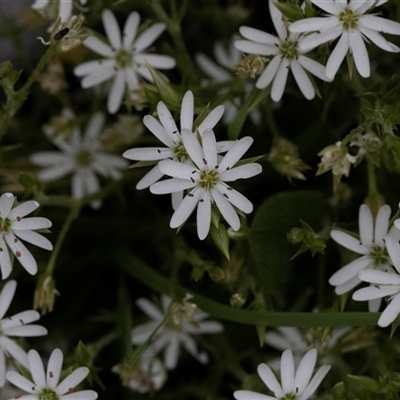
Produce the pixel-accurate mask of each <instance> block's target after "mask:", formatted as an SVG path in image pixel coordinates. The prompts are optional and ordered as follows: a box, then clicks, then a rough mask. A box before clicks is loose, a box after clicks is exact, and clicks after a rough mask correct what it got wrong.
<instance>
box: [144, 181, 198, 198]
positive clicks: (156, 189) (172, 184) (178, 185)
mask: <svg viewBox="0 0 400 400" xmlns="http://www.w3.org/2000/svg"><path fill="white" fill-rule="evenodd" d="M195 185H196V184H195V183H193V182H191V181H190V180H187V179H178V178H173V179H166V180H164V181H161V182H156V183H154V184H153V185H151V186H150V192H151V193H153V194H168V193H175V192H180V191H182V190H186V189H190V188H192V187H194V186H195Z"/></svg>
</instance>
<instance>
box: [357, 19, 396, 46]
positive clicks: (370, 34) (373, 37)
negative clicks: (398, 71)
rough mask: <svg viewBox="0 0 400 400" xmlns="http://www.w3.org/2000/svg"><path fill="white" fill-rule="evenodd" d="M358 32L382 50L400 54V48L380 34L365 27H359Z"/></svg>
mask: <svg viewBox="0 0 400 400" xmlns="http://www.w3.org/2000/svg"><path fill="white" fill-rule="evenodd" d="M358 30H359V31H360V32H361V33H362V34H363V35H364V36H366V37H367V38H368V39H369V40H370V41H371V42H373V43H375V44H376V45H377V46H378V47H379V48H381V49H382V50H386V51H390V52H391V53H398V52H400V48H399V47H397V46H396V45H395V44H393V43H390V42H388V41H387V40H386V39H385V38H384V37H383V36H382V35H381V34H380V33H379V32H376V31H374V30H372V29H369V28H368V27H365V26H361V25H360V26H359V28H358Z"/></svg>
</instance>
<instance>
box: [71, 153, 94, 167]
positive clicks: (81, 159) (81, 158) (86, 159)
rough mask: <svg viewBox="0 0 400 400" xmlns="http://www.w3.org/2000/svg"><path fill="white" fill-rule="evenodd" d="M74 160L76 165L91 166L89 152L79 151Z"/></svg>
mask: <svg viewBox="0 0 400 400" xmlns="http://www.w3.org/2000/svg"><path fill="white" fill-rule="evenodd" d="M75 159H76V162H77V164H78V165H80V166H81V167H87V166H88V165H91V164H92V153H91V152H90V151H89V150H81V151H80V152H79V153H78V154H77V155H76V158H75Z"/></svg>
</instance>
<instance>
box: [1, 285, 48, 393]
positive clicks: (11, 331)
mask: <svg viewBox="0 0 400 400" xmlns="http://www.w3.org/2000/svg"><path fill="white" fill-rule="evenodd" d="M16 288H17V282H16V281H9V282H7V283H6V284H5V285H4V287H3V290H2V291H1V293H0V388H2V387H3V386H4V385H5V383H6V371H7V367H6V357H12V358H13V359H15V360H16V361H17V362H18V363H19V364H20V365H22V366H23V367H25V368H28V367H29V365H28V355H27V354H26V352H25V350H23V349H22V348H21V347H20V346H19V345H18V343H16V342H15V341H14V340H12V339H10V336H15V337H35V336H43V335H47V329H46V328H44V327H43V326H40V325H29V324H30V323H31V322H34V321H37V320H38V319H39V318H40V314H39V313H38V312H37V311H35V310H26V311H22V312H19V313H18V314H15V315H12V316H9V317H5V318H4V316H5V315H6V312H7V310H8V308H9V307H10V304H11V302H12V299H13V298H14V294H15V290H16Z"/></svg>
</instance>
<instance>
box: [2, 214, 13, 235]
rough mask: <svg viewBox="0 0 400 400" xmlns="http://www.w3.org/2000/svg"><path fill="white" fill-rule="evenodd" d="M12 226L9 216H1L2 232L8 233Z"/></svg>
mask: <svg viewBox="0 0 400 400" xmlns="http://www.w3.org/2000/svg"><path fill="white" fill-rule="evenodd" d="M10 226H11V221H10V220H9V219H8V218H1V217H0V233H7V232H8V231H9V228H10Z"/></svg>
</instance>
